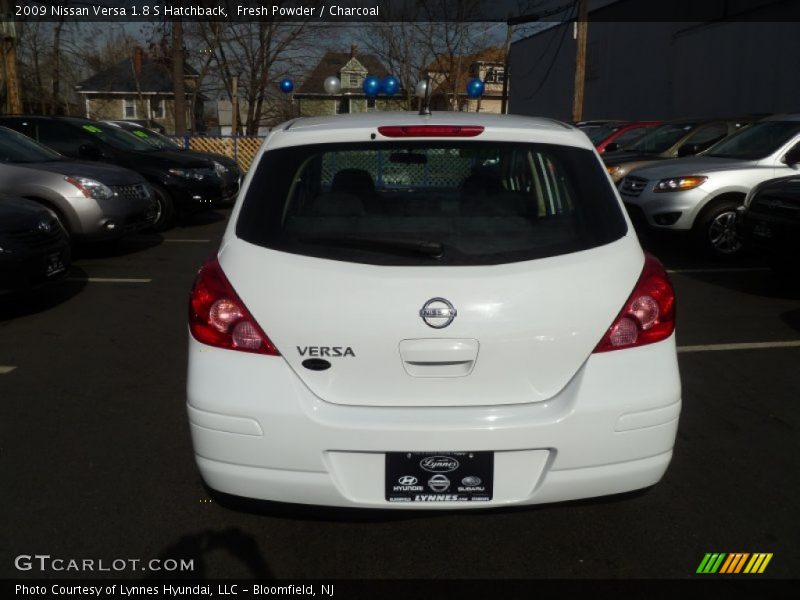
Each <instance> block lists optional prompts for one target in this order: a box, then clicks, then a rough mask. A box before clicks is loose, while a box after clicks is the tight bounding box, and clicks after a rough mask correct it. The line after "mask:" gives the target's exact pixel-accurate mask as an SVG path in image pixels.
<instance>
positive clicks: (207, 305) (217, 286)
mask: <svg viewBox="0 0 800 600" xmlns="http://www.w3.org/2000/svg"><path fill="white" fill-rule="evenodd" d="M189 330H190V331H191V332H192V335H193V336H194V338H195V339H196V340H197V341H198V342H202V343H204V344H208V345H209V346H216V347H217V348H227V349H228V350H239V351H241V352H255V353H256V354H269V355H271V356H280V353H279V352H278V350H277V348H275V346H274V345H273V344H272V342H271V341H270V340H269V338H268V337H267V335H266V334H265V333H264V332H263V331H262V330H261V327H259V325H258V323H256V320H255V319H254V318H253V315H251V314H250V311H248V310H247V307H246V306H245V305H244V303H243V302H242V301H241V299H240V298H239V296H238V295H237V294H236V292H235V291H234V289H233V286H231V284H230V282H229V281H228V278H227V277H225V273H223V272H222V268H221V267H220V266H219V262H217V259H216V258H215V259H212V260H209V261H208V262H206V263H205V264H204V265H203V266H202V268H201V269H200V272H199V273H198V274H197V278H196V279H195V281H194V287H193V288H192V298H191V301H190V302H189Z"/></svg>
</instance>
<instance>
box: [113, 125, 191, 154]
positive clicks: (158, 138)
mask: <svg viewBox="0 0 800 600" xmlns="http://www.w3.org/2000/svg"><path fill="white" fill-rule="evenodd" d="M124 131H128V132H130V133H132V134H133V135H135V136H136V137H137V138H139V139H140V140H142V141H144V142H147V143H148V144H150V145H151V146H154V147H156V148H158V149H159V150H183V148H182V147H180V146H179V145H178V144H176V143H175V142H173V141H172V140H171V139H169V138H168V137H167V136H165V135H161V134H160V133H157V132H155V131H150V130H149V129H145V128H144V127H137V128H135V129H124Z"/></svg>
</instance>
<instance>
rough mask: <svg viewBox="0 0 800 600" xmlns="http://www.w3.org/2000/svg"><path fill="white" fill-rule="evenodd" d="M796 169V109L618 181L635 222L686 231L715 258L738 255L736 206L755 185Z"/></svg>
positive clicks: (799, 163)
mask: <svg viewBox="0 0 800 600" xmlns="http://www.w3.org/2000/svg"><path fill="white" fill-rule="evenodd" d="M799 170H800V114H794V115H777V116H774V117H769V118H768V119H765V120H763V121H760V122H759V123H756V124H754V125H751V126H750V127H747V128H746V129H742V130H740V131H738V132H737V133H735V134H733V135H731V136H729V137H727V138H725V139H724V140H722V141H720V142H718V143H717V144H715V145H714V146H712V147H711V148H709V149H708V150H706V151H705V152H703V153H702V154H701V155H699V156H696V157H692V158H684V159H677V160H673V161H669V162H666V163H660V164H657V165H651V166H647V167H643V168H639V169H636V170H635V171H633V172H632V173H631V174H630V175H628V176H627V177H625V179H623V180H622V183H621V184H620V188H619V190H620V194H621V195H622V199H623V201H624V202H625V205H626V207H627V209H628V212H629V213H630V215H631V218H632V220H633V221H634V223H637V225H639V226H644V227H645V228H649V229H657V230H663V231H683V232H689V233H690V234H691V235H692V237H693V239H694V241H695V242H696V243H697V244H698V245H699V246H700V247H701V248H702V249H703V250H705V251H707V252H709V253H710V254H712V255H715V256H718V257H727V256H732V255H735V254H737V253H738V252H739V251H740V250H741V249H742V243H741V240H740V239H739V237H738V235H737V232H736V209H737V208H738V207H739V206H740V205H741V204H742V203H743V201H744V199H745V196H746V195H747V193H748V192H749V191H750V190H751V189H752V188H753V187H754V186H755V185H757V184H759V183H761V182H762V181H765V180H767V179H773V178H775V177H781V176H788V175H793V174H797V173H798V171H799Z"/></svg>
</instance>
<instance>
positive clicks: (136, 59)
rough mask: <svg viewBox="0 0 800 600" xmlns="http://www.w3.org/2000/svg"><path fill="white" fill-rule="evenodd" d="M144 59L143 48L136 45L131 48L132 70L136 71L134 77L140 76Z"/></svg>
mask: <svg viewBox="0 0 800 600" xmlns="http://www.w3.org/2000/svg"><path fill="white" fill-rule="evenodd" d="M143 60H144V50H142V49H141V48H140V47H139V46H136V48H134V50H133V72H134V73H136V77H137V78H139V77H141V76H142V61H143Z"/></svg>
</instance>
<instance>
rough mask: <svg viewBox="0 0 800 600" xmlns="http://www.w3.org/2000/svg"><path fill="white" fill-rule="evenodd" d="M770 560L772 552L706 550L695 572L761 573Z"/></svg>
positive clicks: (726, 573)
mask: <svg viewBox="0 0 800 600" xmlns="http://www.w3.org/2000/svg"><path fill="white" fill-rule="evenodd" d="M771 560H772V553H771V552H769V553H767V552H756V553H754V554H751V553H749V552H732V553H726V552H707V553H706V555H705V556H704V557H703V560H701V561H700V566H699V567H697V571H696V572H697V573H703V574H707V573H708V574H713V573H720V574H725V575H734V574H738V573H748V574H751V575H755V574H757V573H763V572H764V571H765V570H766V569H767V565H768V564H769V561H771Z"/></svg>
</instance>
